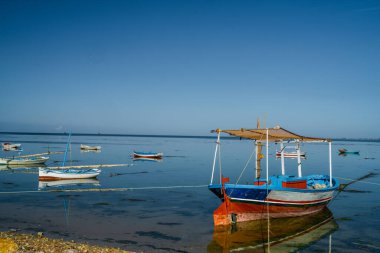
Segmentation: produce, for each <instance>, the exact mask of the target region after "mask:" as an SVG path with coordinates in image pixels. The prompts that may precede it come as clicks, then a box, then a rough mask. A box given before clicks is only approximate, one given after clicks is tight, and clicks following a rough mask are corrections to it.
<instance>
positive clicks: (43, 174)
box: [38, 168, 101, 181]
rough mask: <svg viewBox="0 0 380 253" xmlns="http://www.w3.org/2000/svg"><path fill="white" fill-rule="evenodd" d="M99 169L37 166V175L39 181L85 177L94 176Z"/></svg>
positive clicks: (97, 173)
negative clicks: (55, 168)
mask: <svg viewBox="0 0 380 253" xmlns="http://www.w3.org/2000/svg"><path fill="white" fill-rule="evenodd" d="M100 172H101V170H100V169H79V170H78V169H64V170H52V169H49V168H46V169H45V168H39V169H38V177H39V180H40V181H52V180H66V179H85V178H95V177H97V176H98V175H99V174H100Z"/></svg>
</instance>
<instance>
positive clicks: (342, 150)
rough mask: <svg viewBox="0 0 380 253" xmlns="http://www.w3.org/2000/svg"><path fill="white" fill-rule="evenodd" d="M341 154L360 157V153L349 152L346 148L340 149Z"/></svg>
mask: <svg viewBox="0 0 380 253" xmlns="http://www.w3.org/2000/svg"><path fill="white" fill-rule="evenodd" d="M339 154H354V155H358V154H359V151H356V150H355V151H350V150H347V149H345V148H341V149H339Z"/></svg>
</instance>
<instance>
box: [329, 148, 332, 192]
mask: <svg viewBox="0 0 380 253" xmlns="http://www.w3.org/2000/svg"><path fill="white" fill-rule="evenodd" d="M329 163H330V166H329V167H330V187H332V155H331V141H329Z"/></svg>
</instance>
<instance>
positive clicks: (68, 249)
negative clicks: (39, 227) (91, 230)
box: [0, 231, 131, 253]
mask: <svg viewBox="0 0 380 253" xmlns="http://www.w3.org/2000/svg"><path fill="white" fill-rule="evenodd" d="M16 252H17V253H23V252H25V253H26V252H39V253H90V252H91V253H130V252H131V251H125V250H121V249H118V248H111V247H99V246H94V245H90V244H86V243H78V242H75V241H72V240H71V241H65V240H62V239H51V238H47V237H45V236H44V235H43V234H42V233H37V234H22V233H17V232H12V231H11V232H0V253H16Z"/></svg>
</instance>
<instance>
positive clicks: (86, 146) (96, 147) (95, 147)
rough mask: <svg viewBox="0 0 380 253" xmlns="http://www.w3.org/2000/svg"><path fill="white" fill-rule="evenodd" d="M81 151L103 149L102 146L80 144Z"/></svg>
mask: <svg viewBox="0 0 380 253" xmlns="http://www.w3.org/2000/svg"><path fill="white" fill-rule="evenodd" d="M80 149H82V150H101V149H102V147H101V146H89V145H84V144H80Z"/></svg>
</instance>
